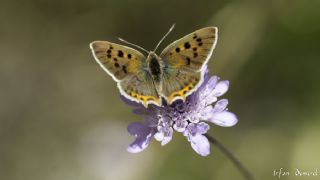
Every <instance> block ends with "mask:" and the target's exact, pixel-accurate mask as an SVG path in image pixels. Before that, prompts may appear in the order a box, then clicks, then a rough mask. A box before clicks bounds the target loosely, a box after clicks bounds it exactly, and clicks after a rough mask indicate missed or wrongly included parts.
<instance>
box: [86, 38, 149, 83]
mask: <svg viewBox="0 0 320 180" xmlns="http://www.w3.org/2000/svg"><path fill="white" fill-rule="evenodd" d="M90 47H91V49H92V53H93V55H94V57H95V59H96V61H97V62H98V63H99V64H100V66H101V67H102V68H103V69H104V70H105V71H106V72H107V73H108V74H110V75H111V76H112V77H113V78H114V80H116V81H119V80H122V79H123V78H125V77H126V76H127V75H128V74H129V73H134V72H135V71H136V70H137V69H138V68H139V67H141V66H142V64H143V63H144V59H145V56H144V55H143V54H141V53H140V52H139V51H137V50H134V49H132V48H129V47H126V46H122V45H119V44H115V43H111V42H108V41H94V42H92V43H91V44H90Z"/></svg>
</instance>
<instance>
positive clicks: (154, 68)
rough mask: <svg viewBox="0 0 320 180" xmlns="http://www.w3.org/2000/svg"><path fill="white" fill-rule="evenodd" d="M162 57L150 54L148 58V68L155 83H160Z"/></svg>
mask: <svg viewBox="0 0 320 180" xmlns="http://www.w3.org/2000/svg"><path fill="white" fill-rule="evenodd" d="M160 60H161V59H160V57H159V56H157V55H156V53H154V52H152V51H151V52H150V53H149V55H148V57H147V60H146V62H147V66H148V70H149V73H150V74H151V76H152V79H153V80H154V81H155V82H159V81H160V76H161V73H162V72H161V65H160Z"/></svg>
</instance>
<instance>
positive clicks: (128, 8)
mask: <svg viewBox="0 0 320 180" xmlns="http://www.w3.org/2000/svg"><path fill="white" fill-rule="evenodd" d="M319 8H320V1H319V0H308V1H306V0H270V1H263V0H243V1H236V0H228V1H223V0H197V1H184V0H175V1H173V0H161V1H160V0H157V1H148V0H136V1H133V0H57V1H45V0H29V1H19V0H17V1H9V0H1V2H0V22H1V23H0V58H1V60H0V81H1V85H0V179H1V180H56V179H62V180H82V179H83V180H87V179H90V180H149V179H152V180H176V179H184V180H193V179H206V180H207V179H208V180H209V179H210V180H211V179H212V180H213V179H219V180H223V179H226V180H228V179H243V177H242V176H241V174H240V173H239V172H238V171H237V169H236V168H235V167H234V166H233V165H232V164H231V163H230V161H229V160H228V159H227V158H226V157H225V156H224V155H223V154H222V153H221V152H219V151H218V150H217V149H216V148H215V147H212V148H211V155H210V156H208V157H200V156H199V155H197V154H196V153H195V152H194V151H193V150H192V149H191V147H190V144H189V143H188V142H187V141H186V140H185V138H184V137H182V136H181V135H180V134H179V133H175V135H174V138H173V140H172V141H171V142H170V143H169V144H168V145H166V146H164V147H161V146H160V145H159V143H158V142H156V141H153V143H151V145H150V146H149V147H148V149H147V150H146V151H144V152H142V153H140V154H129V153H128V152H126V147H127V145H128V144H129V143H130V142H131V141H132V140H133V137H131V136H130V135H129V134H128V133H127V131H126V128H127V125H128V124H129V123H130V122H132V121H142V120H141V118H140V117H139V116H135V115H133V114H132V112H131V109H130V108H129V107H128V106H127V105H125V104H124V103H123V102H122V101H120V99H119V92H118V89H117V87H116V84H115V82H114V81H113V80H112V78H110V77H109V76H108V75H107V74H106V73H105V72H104V71H103V70H101V69H100V67H99V66H98V64H97V63H96V62H95V61H94V59H93V57H92V55H91V52H90V50H89V42H91V41H93V40H109V41H113V42H118V43H119V41H118V40H117V37H122V38H124V39H126V40H128V41H130V42H133V43H136V44H138V45H140V46H143V47H145V48H146V49H153V48H154V46H155V45H156V43H157V42H158V41H159V40H160V38H161V37H162V36H163V34H164V33H165V32H167V30H168V29H169V27H170V26H171V25H172V24H173V23H176V28H175V30H174V31H173V32H172V33H171V34H170V35H169V37H168V38H167V39H166V40H165V42H164V43H163V44H162V46H161V48H164V47H165V46H166V45H168V44H169V43H170V42H172V41H173V40H176V39H178V38H180V37H182V36H183V35H185V34H187V33H190V32H192V31H194V30H196V29H199V28H202V27H205V26H217V27H218V28H219V40H218V44H217V48H216V50H215V51H214V57H213V58H212V59H211V60H210V62H209V68H210V73H211V74H215V75H218V76H220V77H221V78H222V79H228V80H230V83H231V87H230V90H229V92H228V93H227V94H226V95H225V96H224V97H225V98H228V99H229V101H230V106H229V109H230V111H232V112H234V113H236V114H237V116H238V118H239V123H238V124H237V125H236V126H234V127H231V128H222V127H217V126H213V125H212V126H211V130H210V134H211V135H212V136H215V137H216V138H217V139H219V140H220V141H221V142H223V144H224V145H225V146H227V147H228V148H229V149H231V151H233V152H234V154H236V156H237V157H238V158H239V159H240V160H241V161H242V162H243V163H244V164H245V165H246V166H247V168H248V169H250V170H251V171H252V173H253V174H254V176H255V177H256V178H257V179H262V180H263V179H265V180H269V179H276V177H273V171H274V170H279V169H280V168H284V169H285V170H288V171H291V172H292V173H293V171H294V170H295V168H299V169H302V170H309V171H314V170H315V169H316V168H318V169H320V144H319V137H320V131H319V128H320V122H319V118H320V111H319V105H320V104H319V102H320V101H319V98H320V96H319V92H320V83H319V77H320V70H319V68H320V59H319V58H320V49H319V48H320V45H319V42H320V21H319V19H320V11H319ZM318 178H319V176H318V177H316V178H312V177H295V176H294V175H291V176H289V177H282V178H281V179H318Z"/></svg>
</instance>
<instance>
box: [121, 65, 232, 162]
mask: <svg viewBox="0 0 320 180" xmlns="http://www.w3.org/2000/svg"><path fill="white" fill-rule="evenodd" d="M228 88H229V81H226V80H223V81H220V80H219V78H218V77H217V76H212V77H210V78H209V77H208V71H207V70H206V72H205V75H204V81H203V83H202V84H201V86H200V87H199V88H198V90H197V91H195V92H194V93H192V94H191V95H190V96H188V97H187V99H186V101H185V102H183V101H182V100H178V101H175V102H174V103H173V104H171V105H165V106H163V107H158V106H155V105H149V107H148V108H144V107H143V106H142V105H140V104H138V103H135V102H132V101H130V100H128V99H125V98H123V97H122V99H123V100H124V101H125V102H126V103H127V104H129V105H131V106H132V107H133V108H134V113H135V114H139V115H143V117H144V123H143V124H142V123H138V122H133V123H131V124H130V125H129V126H128V131H129V133H130V134H131V135H134V136H135V137H136V139H135V141H134V142H133V143H131V144H130V145H129V147H128V149H127V150H128V151H129V152H131V153H137V152H141V151H143V150H144V149H145V148H146V147H148V145H149V143H150V142H151V140H152V137H154V138H155V139H156V140H157V141H160V142H161V145H163V146H164V145H166V144H167V143H169V142H170V141H171V139H172V135H173V132H174V131H176V132H180V133H182V134H183V135H184V136H185V137H186V138H187V140H188V141H189V142H190V144H191V147H192V148H193V150H194V151H196V152H197V153H198V154H200V155H201V156H207V155H209V154H210V143H209V141H208V139H207V138H206V137H205V136H204V134H205V133H207V131H208V130H209V129H210V127H209V125H208V122H211V123H214V124H216V125H219V126H223V127H231V126H233V125H235V124H236V123H237V122H238V119H237V117H236V116H235V115H234V114H233V113H231V112H229V111H228V109H227V105H228V100H227V99H220V100H218V98H219V97H220V96H222V95H223V94H225V93H226V92H227V90H228Z"/></svg>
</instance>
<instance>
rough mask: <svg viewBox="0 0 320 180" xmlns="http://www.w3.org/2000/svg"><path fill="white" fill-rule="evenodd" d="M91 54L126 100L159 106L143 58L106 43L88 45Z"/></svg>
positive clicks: (124, 48)
mask: <svg viewBox="0 0 320 180" xmlns="http://www.w3.org/2000/svg"><path fill="white" fill-rule="evenodd" d="M90 47H91V49H92V53H93V55H94V57H95V59H96V61H97V62H98V63H99V64H100V66H101V67H102V68H103V69H104V70H105V71H106V72H107V73H108V74H109V75H111V76H112V77H113V79H114V80H115V81H117V82H118V88H119V89H120V92H121V94H122V95H124V96H125V97H126V98H129V99H131V100H134V101H136V102H141V103H142V104H144V105H145V106H147V105H148V104H150V103H153V104H157V105H160V98H159V96H158V94H157V92H156V90H155V87H154V85H153V82H152V79H151V76H150V74H149V72H148V71H147V70H145V65H146V64H145V56H144V55H143V54H141V53H140V52H139V51H137V50H134V49H132V48H129V47H126V46H122V45H119V44H115V43H111V42H108V41H94V42H92V43H91V44H90Z"/></svg>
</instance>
